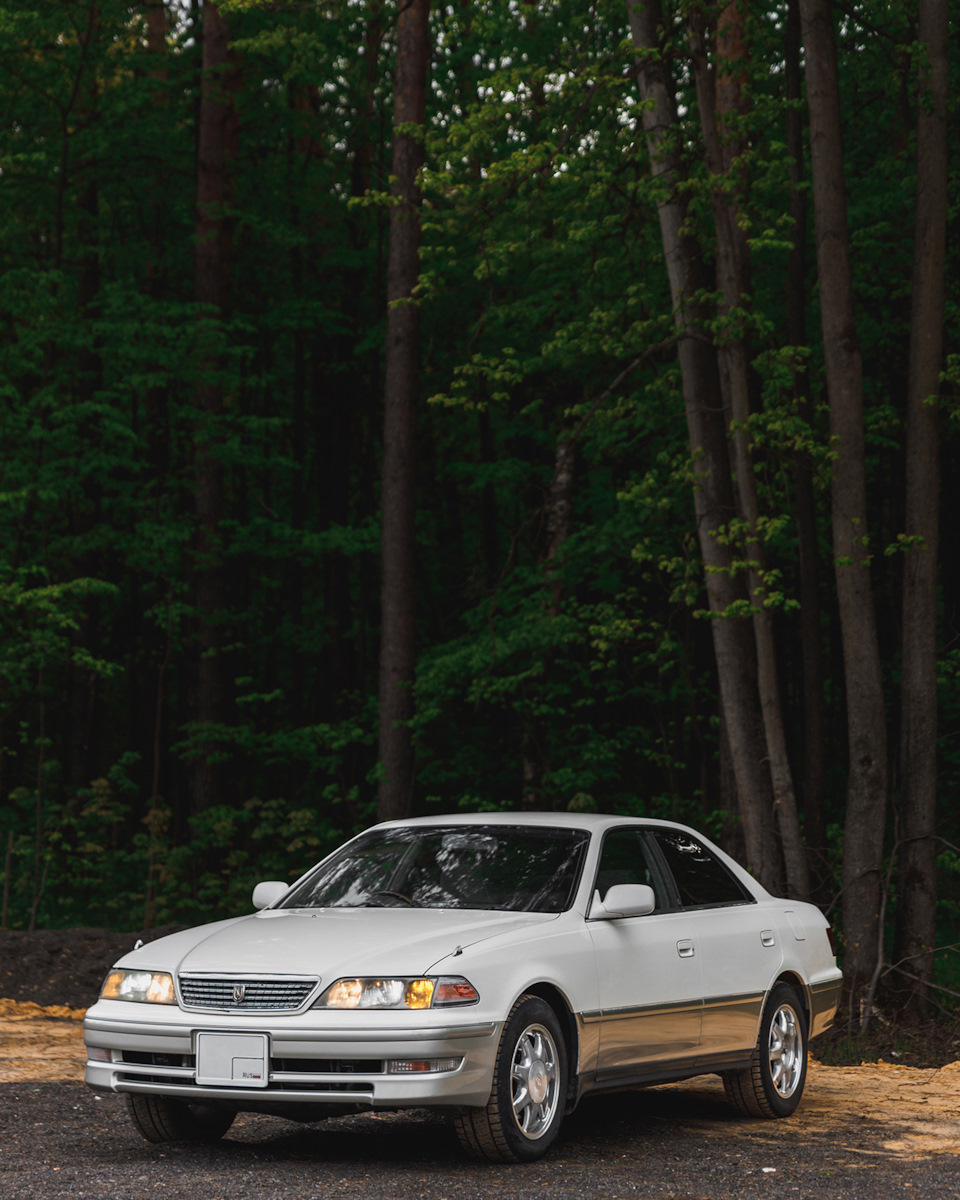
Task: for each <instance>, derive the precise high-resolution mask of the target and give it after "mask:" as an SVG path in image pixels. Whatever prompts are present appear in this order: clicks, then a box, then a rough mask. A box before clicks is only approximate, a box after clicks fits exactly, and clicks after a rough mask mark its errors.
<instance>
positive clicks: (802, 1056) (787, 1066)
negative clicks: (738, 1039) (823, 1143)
mask: <svg viewBox="0 0 960 1200" xmlns="http://www.w3.org/2000/svg"><path fill="white" fill-rule="evenodd" d="M806 1079H807V1022H806V1018H805V1017H804V1013H803V1006H802V1005H801V1004H800V1000H799V998H798V996H797V993H796V991H795V990H794V989H793V988H792V987H791V986H790V984H788V983H778V984H777V986H776V987H775V988H774V989H773V991H772V992H771V993H770V998H769V999H768V1000H767V1005H766V1008H765V1009H764V1010H763V1017H762V1019H761V1021H760V1036H759V1038H758V1039H757V1049H756V1051H755V1052H754V1056H753V1062H752V1064H751V1065H750V1067H749V1068H748V1069H747V1070H746V1071H731V1072H729V1073H727V1074H725V1075H724V1076H723V1088H724V1091H725V1092H726V1095H727V1099H728V1100H729V1101H730V1102H731V1103H732V1104H734V1105H735V1106H736V1107H737V1108H739V1110H740V1111H741V1112H742V1113H743V1114H744V1115H745V1116H748V1117H789V1116H790V1114H791V1113H792V1112H794V1110H795V1109H796V1107H797V1105H798V1104H799V1103H800V1098H801V1096H802V1095H803V1087H804V1084H805V1083H806Z"/></svg>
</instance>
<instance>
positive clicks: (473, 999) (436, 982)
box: [314, 975, 480, 1009]
mask: <svg viewBox="0 0 960 1200" xmlns="http://www.w3.org/2000/svg"><path fill="white" fill-rule="evenodd" d="M479 999H480V995H479V993H478V992H477V989H476V988H475V987H474V986H473V984H472V983H469V982H468V981H467V980H466V979H464V978H463V977H462V976H460V975H456V976H451V975H445V976H442V977H441V978H440V979H423V978H420V979H404V978H401V979H396V978H394V979H373V978H366V979H338V980H337V981H336V983H332V984H331V985H330V986H329V987H328V988H327V990H326V991H325V992H324V993H323V995H322V996H321V997H320V999H319V1000H318V1001H317V1002H316V1004H315V1005H314V1008H395V1009H405V1008H431V1007H433V1008H446V1007H449V1006H453V1005H461V1004H476V1003H477V1002H478V1001H479Z"/></svg>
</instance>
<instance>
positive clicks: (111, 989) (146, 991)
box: [100, 967, 177, 1004]
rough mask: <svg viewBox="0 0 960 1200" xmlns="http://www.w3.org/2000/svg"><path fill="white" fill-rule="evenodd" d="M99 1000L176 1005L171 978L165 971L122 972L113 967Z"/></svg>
mask: <svg viewBox="0 0 960 1200" xmlns="http://www.w3.org/2000/svg"><path fill="white" fill-rule="evenodd" d="M100 999H101V1000H136V1001H140V1002H141V1003H147V1004H176V1002H177V994H176V992H175V991H174V987H173V976H172V975H168V974H167V972H166V971H124V970H122V969H121V968H120V967H114V969H113V970H112V971H111V972H110V974H109V975H108V976H107V977H106V979H105V980H104V981H103V987H102V988H101V989H100Z"/></svg>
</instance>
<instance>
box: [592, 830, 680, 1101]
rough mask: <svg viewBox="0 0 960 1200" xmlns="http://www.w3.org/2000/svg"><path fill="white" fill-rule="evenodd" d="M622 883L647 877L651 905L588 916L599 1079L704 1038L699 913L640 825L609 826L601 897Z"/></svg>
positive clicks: (598, 884)
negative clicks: (679, 896)
mask: <svg viewBox="0 0 960 1200" xmlns="http://www.w3.org/2000/svg"><path fill="white" fill-rule="evenodd" d="M617 883H645V884H648V885H649V886H650V887H652V888H653V890H654V892H655V893H656V896H657V907H656V909H655V910H654V911H653V912H652V913H648V914H647V915H645V916H639V917H620V918H615V919H613V920H592V921H588V929H589V931H590V936H591V939H592V941H593V946H594V951H595V954H596V962H597V975H598V985H599V996H600V1005H601V1017H600V1046H599V1057H598V1062H597V1067H598V1080H600V1081H602V1080H610V1079H614V1078H618V1077H624V1078H626V1077H630V1076H641V1075H642V1074H643V1073H644V1071H645V1070H646V1069H647V1068H649V1067H651V1066H655V1064H657V1063H664V1062H667V1061H671V1060H687V1061H689V1060H691V1059H693V1058H694V1057H695V1056H696V1053H697V1047H698V1045H699V1041H700V1011H701V977H700V957H699V947H698V941H697V936H696V931H695V922H694V918H693V917H691V915H690V914H688V913H685V912H682V911H679V910H678V908H677V905H676V904H675V898H674V897H673V896H672V894H671V892H670V891H669V889H668V886H667V884H666V881H665V879H664V875H663V870H662V866H661V865H660V864H659V863H658V862H657V861H656V858H655V855H654V854H653V853H652V852H651V849H650V847H649V845H648V843H647V842H646V839H645V837H644V833H643V831H642V830H641V829H639V828H637V827H636V826H634V827H632V828H624V829H613V830H610V831H609V832H608V833H607V834H606V836H605V838H604V844H603V848H602V850H601V854H600V861H599V866H598V870H597V876H596V881H595V891H596V892H599V894H600V896H601V899H602V897H603V896H604V895H605V894H606V891H607V889H608V888H609V887H611V886H613V885H614V884H617Z"/></svg>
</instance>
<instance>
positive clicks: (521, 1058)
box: [456, 996, 567, 1162]
mask: <svg viewBox="0 0 960 1200" xmlns="http://www.w3.org/2000/svg"><path fill="white" fill-rule="evenodd" d="M566 1093H567V1053H566V1047H565V1045H564V1041H563V1032H562V1030H561V1028H560V1022H559V1021H558V1020H557V1015H556V1013H555V1012H554V1011H553V1009H552V1008H551V1007H550V1005H549V1004H547V1003H546V1001H544V1000H541V999H540V998H539V997H538V996H521V997H520V999H519V1000H518V1001H517V1003H516V1004H515V1005H514V1007H513V1011H512V1012H511V1013H510V1016H509V1017H508V1018H507V1021H506V1024H505V1025H504V1027H503V1033H502V1034H501V1036H500V1047H499V1049H498V1051H497V1062H496V1066H495V1068H494V1072H493V1087H492V1089H491V1091H490V1099H489V1100H488V1101H487V1106H486V1108H480V1109H471V1110H470V1111H469V1112H466V1113H463V1114H461V1115H460V1116H458V1117H457V1118H456V1128H457V1135H458V1137H459V1138H460V1144H461V1145H462V1146H463V1148H464V1149H465V1150H466V1151H467V1152H468V1153H469V1154H471V1155H473V1156H474V1157H475V1158H486V1159H490V1160H492V1161H494V1162H533V1161H534V1160H535V1159H538V1158H542V1157H543V1155H544V1154H546V1152H547V1151H548V1150H549V1148H550V1147H551V1146H552V1145H553V1143H554V1141H555V1140H556V1137H557V1134H558V1133H559V1131H560V1123H561V1121H562V1120H563V1110H564V1106H565V1104H566Z"/></svg>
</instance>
